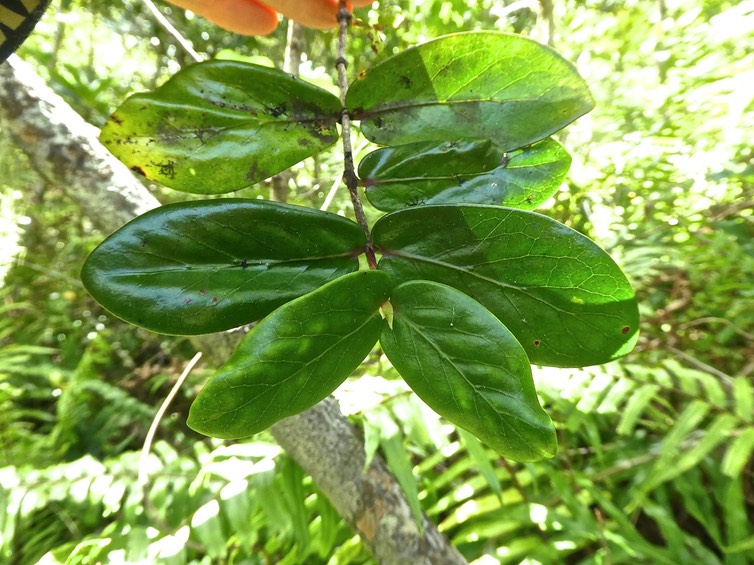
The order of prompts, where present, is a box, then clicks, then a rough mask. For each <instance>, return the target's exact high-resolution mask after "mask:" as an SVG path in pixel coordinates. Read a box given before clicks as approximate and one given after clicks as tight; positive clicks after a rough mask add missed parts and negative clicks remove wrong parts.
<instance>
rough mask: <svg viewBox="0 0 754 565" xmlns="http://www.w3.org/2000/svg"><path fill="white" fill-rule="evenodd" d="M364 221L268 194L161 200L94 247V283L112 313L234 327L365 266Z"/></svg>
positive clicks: (164, 325)
mask: <svg viewBox="0 0 754 565" xmlns="http://www.w3.org/2000/svg"><path fill="white" fill-rule="evenodd" d="M365 241H366V238H365V236H364V232H363V231H362V230H361V228H359V226H358V225H357V224H356V223H354V222H352V221H350V220H347V219H345V218H342V217H340V216H337V215H335V214H328V213H325V212H320V211H316V210H311V209H309V208H302V207H298V206H291V205H287V204H278V203H273V202H265V201H260V200H240V199H222V200H205V201H199V202H185V203H180V204H171V205H168V206H163V207H161V208H158V209H156V210H152V211H150V212H147V213H146V214H144V215H142V216H140V217H138V218H136V219H135V220H133V221H131V222H129V223H128V224H126V225H125V226H123V227H122V228H121V229H119V230H118V231H117V232H115V233H114V234H113V235H111V236H110V237H108V238H107V239H106V240H105V241H104V242H103V243H101V244H100V246H99V247H97V249H95V250H94V252H93V253H92V254H91V255H90V256H89V258H88V259H87V261H86V263H85V264H84V268H83V271H82V273H81V277H82V280H83V281H84V285H85V286H86V288H87V290H88V291H89V292H90V293H91V294H92V296H93V297H94V298H95V299H96V300H97V301H98V302H99V303H100V304H102V305H103V306H104V307H105V308H107V309H108V310H110V311H111V312H112V313H113V314H115V315H116V316H118V317H119V318H122V319H124V320H126V321H128V322H131V323H133V324H136V325H139V326H142V327H145V328H147V329H150V330H152V331H155V332H161V333H167V334H188V335H191V334H201V333H209V332H215V331H222V330H227V329H229V328H233V327H237V326H240V325H242V324H246V323H249V322H252V321H254V320H258V319H260V318H262V317H264V316H266V315H267V314H269V313H270V312H272V311H273V310H274V309H275V308H277V307H278V306H280V305H282V304H285V303H286V302H288V301H289V300H292V299H294V298H296V297H298V296H301V295H302V294H306V293H307V292H310V291H312V290H314V289H317V288H319V287H320V286H321V285H323V284H324V283H326V282H328V281H330V280H333V279H335V278H337V277H340V276H342V275H344V274H346V273H350V272H353V271H355V270H356V269H357V268H358V260H357V257H358V255H359V254H360V253H361V250H362V248H363V246H364V244H365Z"/></svg>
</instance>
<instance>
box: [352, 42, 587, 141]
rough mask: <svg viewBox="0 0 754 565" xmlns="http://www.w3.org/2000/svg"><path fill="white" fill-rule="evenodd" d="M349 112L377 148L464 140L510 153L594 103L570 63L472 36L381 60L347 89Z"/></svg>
mask: <svg viewBox="0 0 754 565" xmlns="http://www.w3.org/2000/svg"><path fill="white" fill-rule="evenodd" d="M346 107H347V108H348V110H349V111H350V112H351V114H352V116H353V118H354V119H356V120H361V131H362V133H363V134H364V135H365V136H366V137H367V138H368V139H369V140H371V141H374V142H375V143H379V144H381V145H401V144H404V143H413V142H416V141H430V140H433V141H441V140H448V139H458V138H460V137H468V138H475V139H492V140H493V141H494V142H495V143H497V144H498V145H499V146H500V147H501V149H502V150H503V151H510V150H512V149H518V148H519V147H524V146H525V145H529V144H530V143H534V142H535V141H539V140H540V139H544V138H545V137H548V136H550V135H552V134H553V133H554V132H556V131H558V130H560V129H562V128H564V127H565V126H567V125H568V124H569V123H571V122H572V121H573V120H575V119H576V118H578V117H579V116H581V115H583V114H585V113H587V112H588V111H589V110H591V109H592V108H593V107H594V102H593V101H592V97H591V95H590V93H589V89H588V88H587V86H586V83H585V82H584V81H583V79H582V78H581V77H580V76H579V74H578V73H577V72H576V69H575V68H574V66H573V65H572V64H571V63H569V62H567V61H566V60H565V59H563V58H562V57H561V56H560V55H558V54H557V53H556V52H555V51H553V50H552V49H550V48H549V47H545V46H544V45H540V44H539V43H536V42H535V41H532V40H531V39H527V38H525V37H521V36H518V35H509V34H505V33H497V32H473V33H461V34H455V35H447V36H444V37H440V38H438V39H435V40H434V41H430V42H428V43H425V44H423V45H419V46H418V47H413V48H410V49H407V50H406V51H403V52H402V53H399V54H398V55H395V56H394V57H391V58H389V59H387V60H385V61H383V62H382V63H380V64H378V65H377V66H375V67H373V68H372V69H370V70H368V71H367V72H366V73H365V74H364V76H363V77H362V78H360V79H358V80H356V81H355V82H354V83H353V84H352V85H351V87H350V88H349V90H348V96H347V98H346Z"/></svg>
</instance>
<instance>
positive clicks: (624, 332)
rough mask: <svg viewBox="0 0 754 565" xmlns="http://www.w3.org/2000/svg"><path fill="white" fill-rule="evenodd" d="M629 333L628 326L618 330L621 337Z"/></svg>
mask: <svg viewBox="0 0 754 565" xmlns="http://www.w3.org/2000/svg"><path fill="white" fill-rule="evenodd" d="M630 331H631V328H629V327H628V326H623V327H622V328H621V329H620V333H622V334H623V335H627V334H628V332H630Z"/></svg>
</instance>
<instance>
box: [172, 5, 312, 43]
mask: <svg viewBox="0 0 754 565" xmlns="http://www.w3.org/2000/svg"><path fill="white" fill-rule="evenodd" d="M170 2H171V3H172V4H175V5H176V6H180V7H181V8H184V9H186V10H191V11H192V12H194V13H195V14H198V15H200V16H202V17H204V18H206V19H208V20H209V21H211V22H212V23H214V24H217V25H219V26H220V27H223V28H225V29H227V30H229V31H232V32H234V33H240V34H242V35H267V34H268V33H272V32H273V31H274V30H275V28H276V27H277V25H278V17H277V14H276V13H275V10H273V9H272V8H270V7H269V6H266V5H264V4H262V3H261V2H257V1H256V0H170ZM307 3H308V2H306V1H305V2H303V4H307Z"/></svg>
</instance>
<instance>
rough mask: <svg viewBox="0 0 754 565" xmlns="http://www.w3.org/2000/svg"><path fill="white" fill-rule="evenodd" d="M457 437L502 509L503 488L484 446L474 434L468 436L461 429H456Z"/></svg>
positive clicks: (467, 433)
mask: <svg viewBox="0 0 754 565" xmlns="http://www.w3.org/2000/svg"><path fill="white" fill-rule="evenodd" d="M458 436H459V437H460V438H461V441H462V442H463V444H464V445H465V446H466V452H467V453H468V454H469V457H470V458H471V460H472V461H473V462H474V466H475V467H476V468H477V469H478V470H479V473H480V474H481V475H482V476H483V477H484V480H485V481H487V484H488V485H489V487H490V489H491V490H492V492H494V493H495V496H497V498H498V500H499V501H500V506H501V507H502V506H503V486H502V485H501V484H500V479H499V478H498V476H497V474H496V473H495V469H494V467H493V466H492V463H490V460H489V457H488V456H487V451H485V449H484V446H482V444H481V443H480V441H479V440H478V439H477V438H476V436H475V435H474V434H470V433H469V432H467V431H466V430H464V429H463V428H458Z"/></svg>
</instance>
